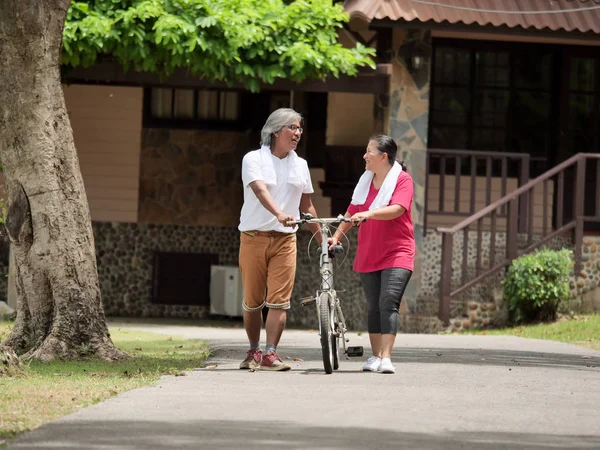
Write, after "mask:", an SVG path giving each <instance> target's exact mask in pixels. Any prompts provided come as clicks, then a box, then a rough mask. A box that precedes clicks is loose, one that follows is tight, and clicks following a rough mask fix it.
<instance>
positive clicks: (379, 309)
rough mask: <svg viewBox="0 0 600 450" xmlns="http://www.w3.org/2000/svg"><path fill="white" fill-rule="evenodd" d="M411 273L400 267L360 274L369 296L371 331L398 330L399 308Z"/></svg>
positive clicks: (391, 331) (368, 306)
mask: <svg viewBox="0 0 600 450" xmlns="http://www.w3.org/2000/svg"><path fill="white" fill-rule="evenodd" d="M411 275H412V272H411V271H410V270H407V269H400V268H393V269H384V270H378V271H376V272H368V273H361V274H360V280H361V281H362V286H363V290H364V292H365V297H366V298H367V311H368V321H367V324H368V331H369V333H376V334H396V333H397V332H398V309H399V308H400V301H401V300H402V296H403V295H404V290H405V289H406V285H407V284H408V281H409V280H410V277H411Z"/></svg>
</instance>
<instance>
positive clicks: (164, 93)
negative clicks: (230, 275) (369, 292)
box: [63, 0, 600, 330]
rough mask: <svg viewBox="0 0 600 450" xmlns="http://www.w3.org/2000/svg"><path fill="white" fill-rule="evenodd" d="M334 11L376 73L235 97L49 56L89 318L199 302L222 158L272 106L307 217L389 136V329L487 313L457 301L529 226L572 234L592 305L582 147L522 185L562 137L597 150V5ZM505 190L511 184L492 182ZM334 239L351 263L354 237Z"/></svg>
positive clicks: (391, 0) (230, 162)
mask: <svg viewBox="0 0 600 450" xmlns="http://www.w3.org/2000/svg"><path fill="white" fill-rule="evenodd" d="M344 6H345V8H346V10H347V12H348V13H349V14H350V22H349V24H348V27H347V28H345V29H344V30H342V31H340V41H341V42H343V43H347V44H352V43H353V42H356V41H358V42H362V43H364V44H366V45H372V46H374V47H376V49H377V69H376V70H374V71H362V72H361V73H360V74H359V75H358V76H357V77H355V78H341V79H337V80H327V81H325V82H323V81H313V82H304V83H300V84H296V83H291V82H288V81H287V80H280V81H278V82H277V83H275V84H274V85H269V86H263V87H262V90H261V92H260V93H258V94H253V93H250V92H248V91H246V90H244V89H243V88H242V87H234V88H231V87H228V86H225V85H221V84H215V83H210V82H208V81H206V80H200V79H198V78H196V77H192V76H190V75H189V74H186V73H185V72H176V73H175V74H173V75H172V76H171V77H169V78H168V79H165V80H160V79H159V78H158V77H155V76H153V75H151V74H147V73H138V72H124V71H123V70H122V69H121V68H120V67H118V66H117V65H115V64H114V63H111V62H110V61H102V62H99V63H98V64H96V65H95V66H92V67H90V68H86V69H75V70H70V71H65V73H64V76H63V82H64V83H65V89H64V91H65V97H66V101H67V106H68V109H69V113H70V117H71V121H72V125H73V130H74V135H75V142H76V146H77V149H78V153H79V158H80V164H81V170H82V173H83V178H84V183H85V186H86V192H87V195H88V200H89V203H90V208H91V214H92V219H93V222H94V233H95V238H96V248H97V257H98V269H99V274H100V283H101V288H102V293H103V299H104V303H105V310H106V313H107V315H121V316H145V317H189V318H198V317H205V316H206V315H207V314H208V307H209V301H210V300H209V293H208V283H209V280H210V267H211V265H226V266H235V265H237V252H238V239H239V237H238V232H237V230H236V226H237V223H238V218H239V211H240V207H241V202H242V189H241V180H240V179H239V178H240V177H239V173H240V165H241V159H242V156H243V155H244V153H245V152H247V151H249V150H251V149H254V148H257V146H258V142H259V131H260V127H261V126H262V124H263V122H264V120H265V118H266V117H267V115H268V114H269V112H271V111H272V110H274V109H275V108H277V107H280V106H292V107H294V108H296V109H297V110H299V111H301V112H303V114H304V116H305V119H306V124H305V129H306V133H305V135H304V137H303V140H302V144H301V147H300V148H299V153H300V154H301V155H303V156H304V157H305V158H306V159H307V160H308V162H309V165H310V167H311V173H312V177H313V184H314V185H315V188H316V195H315V204H316V207H317V210H318V211H319V212H320V214H321V215H330V214H334V215H337V214H338V213H343V212H344V211H345V208H346V206H347V204H348V201H349V198H350V194H351V190H352V188H353V186H354V183H355V181H356V180H357V178H358V176H359V175H360V173H361V172H362V170H363V167H364V166H363V164H362V159H361V156H362V153H363V151H364V148H365V146H366V143H367V140H368V138H369V136H371V135H372V134H373V133H375V132H382V133H386V134H389V135H391V136H392V137H394V138H395V139H396V141H397V142H398V143H399V145H400V149H401V153H402V159H404V160H405V162H406V164H407V166H408V170H409V171H410V172H411V174H412V176H413V179H414V182H415V202H414V209H413V218H414V221H415V227H416V228H415V231H416V236H417V247H418V253H419V257H418V261H417V264H416V268H415V274H414V276H413V281H412V283H411V286H410V288H409V292H407V293H406V302H403V305H402V313H403V314H402V317H403V320H404V325H405V328H404V329H405V330H408V329H410V330H422V329H434V328H436V327H439V326H440V323H439V321H438V318H437V316H438V315H440V317H441V318H442V319H443V321H444V322H445V323H448V322H449V321H450V319H453V320H454V319H455V320H454V322H453V323H454V324H460V325H459V326H462V324H463V323H464V321H465V320H467V321H468V323H467V324H466V325H465V326H470V325H474V324H476V323H483V322H484V321H485V320H489V314H487V313H486V311H488V312H489V310H490V309H492V308H495V307H496V305H495V304H494V303H493V302H490V301H487V300H486V301H485V302H483V303H485V304H486V305H487V306H485V308H483V309H485V311H482V307H481V306H477V305H476V307H475V308H474V310H473V311H475V313H476V314H475V315H474V316H473V314H471V313H472V312H473V311H469V308H471V306H468V301H469V299H472V298H478V299H480V300H481V298H482V297H481V296H482V295H488V296H489V294H490V292H489V291H490V290H493V283H490V282H489V280H493V279H494V278H493V276H492V278H490V277H489V276H487V275H489V274H487V271H491V270H492V269H493V270H495V272H493V273H494V274H497V273H499V272H498V269H497V268H495V266H494V264H495V263H496V262H497V260H499V264H500V265H501V267H500V269H501V268H502V264H504V263H506V261H509V260H510V258H513V257H515V256H517V255H518V253H519V252H520V251H523V250H525V249H527V248H528V247H531V245H533V243H534V241H535V242H539V241H540V240H541V239H542V238H544V237H547V236H550V238H551V239H554V240H555V241H556V240H558V242H562V241H560V240H561V239H563V240H565V239H566V240H567V241H568V242H571V239H574V240H575V248H576V249H577V248H579V250H580V255H581V254H583V253H585V252H586V251H587V254H586V255H587V256H586V257H587V260H586V261H582V260H581V257H580V263H585V264H587V265H586V266H584V267H583V269H585V276H584V277H578V278H575V279H574V286H573V289H574V293H575V294H576V295H580V297H581V298H580V301H585V302H588V305H587V306H589V307H594V305H596V306H597V307H599V308H600V306H598V305H599V303H600V302H597V303H594V302H595V301H596V300H595V299H596V298H597V297H600V293H596V285H597V283H598V280H599V279H600V270H599V269H598V268H597V267H598V266H597V265H596V264H595V261H596V256H595V253H596V248H600V247H597V246H596V245H595V244H594V238H593V237H592V236H591V235H590V233H593V231H594V226H595V225H594V223H592V221H591V220H588V221H584V220H583V219H581V220H577V218H578V217H579V218H583V216H587V217H596V216H598V215H599V214H598V211H597V210H596V209H594V208H595V207H596V204H595V203H596V202H595V198H596V197H599V198H600V196H596V186H597V185H596V181H597V179H598V177H597V173H598V172H597V166H596V165H595V164H596V161H595V160H593V161H592V160H591V161H589V164H588V165H587V171H586V170H585V166H583V168H584V170H583V172H577V171H576V170H574V169H573V168H574V167H575V165H577V164H579V162H576V163H573V164H575V165H573V164H571V165H570V166H569V167H567V168H566V169H564V171H560V170H559V172H560V173H559V172H557V173H555V174H552V175H548V178H547V181H546V182H543V180H541V181H539V182H538V183H537V184H536V185H535V186H534V187H532V188H529V187H528V184H527V183H528V182H529V180H533V179H535V178H536V177H538V176H540V175H543V174H547V173H548V172H547V171H548V170H551V169H553V168H555V167H556V166H557V165H559V164H560V163H561V162H563V161H567V160H569V158H570V157H573V156H574V155H576V154H578V153H580V152H585V153H600V131H599V130H600V127H599V125H600V51H599V50H600V49H599V46H600V2H598V1H597V0H552V1H551V0H547V1H542V0H538V1H535V2H518V1H517V0H503V1H501V2H494V5H493V7H492V6H491V4H490V2H486V1H483V0H469V1H467V0H435V1H422V0H347V1H346V2H344ZM586 160H587V159H586ZM578 161H579V160H578ZM578 167H580V166H578ZM578 173H579V175H580V176H578ZM581 173H584V175H585V176H581ZM561 174H562V175H561ZM586 176H587V178H585V177H586ZM519 187H523V188H524V189H525V190H524V191H523V192H521V193H520V194H518V195H517V196H516V197H515V198H514V199H512V200H511V198H508V197H506V195H507V194H510V193H511V192H513V191H514V190H515V189H517V188H519ZM576 187H577V189H576ZM559 191H560V192H559ZM571 199H574V200H573V201H571ZM495 201H501V203H502V204H501V205H499V206H498V208H497V209H494V210H493V211H490V212H488V213H486V215H485V216H482V217H481V220H475V219H474V221H473V222H472V223H471V225H470V227H468V228H466V227H462V228H459V229H458V230H454V231H451V230H452V227H456V226H459V225H460V222H461V221H463V220H465V219H469V217H473V214H475V213H477V211H479V210H481V208H483V207H485V206H486V205H490V204H493V202H495ZM590 205H591V206H590ZM571 206H575V208H571ZM590 208H591V209H590ZM584 212H585V214H584ZM476 219H477V218H476ZM584 222H585V223H584ZM571 223H573V225H572V226H571ZM564 224H567V225H568V227H566V228H565V227H563V225H564ZM440 227H442V228H443V230H442V232H441V233H439V232H437V231H436V230H437V229H438V228H440ZM584 227H585V228H584ZM563 228H564V229H563ZM444 230H445V231H444ZM583 231H586V232H587V233H588V236H586V237H585V238H583V234H582V233H583ZM554 232H556V235H552V233H554ZM442 236H443V237H442ZM308 238H309V235H308V233H307V232H301V233H300V236H299V261H298V274H297V282H296V287H295V291H294V296H295V298H300V297H303V296H306V295H309V294H311V293H312V292H314V290H315V289H316V287H317V280H316V278H315V277H316V275H317V271H316V267H314V264H311V263H310V261H309V259H308V256H307V255H306V252H305V251H304V249H305V248H306V244H307V242H308ZM584 239H585V242H584ZM497 241H498V242H499V244H498V245H496V242H497ZM492 242H493V244H492ZM350 244H351V245H350V247H351V250H350V253H349V257H350V258H352V257H353V255H354V253H353V250H352V248H353V247H355V244H356V240H355V236H354V235H350ZM442 249H443V250H444V252H445V255H442ZM503 252H504V253H503ZM500 256H502V258H501V257H500ZM442 258H444V263H443V264H442ZM599 258H600V255H599ZM593 262H594V263H593ZM592 263H593V264H592ZM350 267H351V264H347V265H346V266H345V267H344V268H342V269H341V270H340V271H339V273H338V274H337V275H336V276H337V285H338V286H343V288H344V290H345V293H344V299H343V301H344V302H345V304H347V305H348V306H347V307H345V312H346V314H347V316H348V317H347V322H348V323H349V325H350V327H352V328H362V327H363V326H364V313H363V311H364V306H363V300H362V291H361V287H360V283H359V281H358V278H357V277H356V276H355V274H353V273H352V271H351V270H350ZM578 268H579V269H581V268H582V267H578ZM484 275H485V276H484ZM486 277H487V278H486ZM479 278H481V280H482V281H485V280H484V278H486V279H487V280H488V282H487V285H485V283H484V287H483V288H481V289H480V288H478V287H477V286H475V284H473V286H475V290H476V291H477V289H479V291H478V293H477V292H476V293H475V294H473V293H470V294H468V295H467V296H466V297H465V296H464V295H465V294H466V292H467V290H466V289H464V290H460V289H462V287H464V286H467V285H468V284H469V283H470V282H471V281H472V280H475V282H478V281H479ZM476 279H477V280H476ZM478 286H479V285H478ZM486 286H487V287H486ZM490 286H491V287H490ZM480 287H481V286H480ZM457 289H458V290H460V292H456V291H457ZM486 289H487V291H486ZM482 290H483V291H485V292H483V294H482V292H481V291H482ZM452 291H454V292H452ZM584 291H585V293H586V296H587V297H585V299H583V297H582V295H583V293H584ZM461 295H462V296H461ZM478 296H479V297H478ZM480 297H481V298H480ZM582 299H583V300H582ZM480 303H482V302H480ZM483 303H482V304H483ZM492 305H494V306H492ZM479 312H481V317H479V316H478V314H479ZM313 315H314V314H312V312H310V311H301V310H300V308H297V307H293V308H292V311H291V314H290V319H289V320H290V323H293V324H303V325H309V326H314V317H313ZM471 322H473V323H471Z"/></svg>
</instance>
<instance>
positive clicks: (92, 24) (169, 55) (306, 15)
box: [61, 0, 374, 91]
mask: <svg viewBox="0 0 600 450" xmlns="http://www.w3.org/2000/svg"><path fill="white" fill-rule="evenodd" d="M347 20H348V16H347V14H346V13H345V12H344V11H343V7H342V6H341V5H340V4H334V3H332V1H331V0H296V1H294V2H292V3H290V2H284V1H283V0H90V1H87V2H82V1H73V2H72V4H71V7H70V9H69V12H68V16H67V23H66V25H65V30H64V38H63V53H62V61H61V62H62V64H63V65H66V66H72V67H77V66H84V67H85V66H89V65H92V64H94V63H95V62H96V61H97V60H98V58H100V57H102V56H108V57H111V58H113V59H114V60H115V61H116V62H118V63H120V64H121V65H122V66H123V67H124V68H125V69H129V68H134V69H135V70H140V71H148V72H154V73H158V74H162V75H168V74H170V73H172V72H173V71H174V70H175V69H179V68H184V69H189V70H190V71H191V72H192V73H193V74H195V75H197V76H201V77H204V78H208V79H213V80H219V81H225V82H229V83H235V82H241V83H245V84H246V85H247V86H248V87H249V88H250V89H251V90H254V91H255V90H258V87H259V82H261V81H262V82H265V83H273V82H274V81H275V80H276V79H277V78H288V79H291V80H293V81H302V80H304V79H322V78H324V77H327V76H335V77H338V76H339V75H341V74H347V75H355V74H356V73H357V71H358V67H360V66H366V65H369V66H371V67H374V63H373V60H372V58H371V56H373V55H374V50H373V49H371V48H367V47H365V46H364V45H361V44H360V43H357V44H356V46H355V47H354V48H344V47H343V46H342V45H341V44H339V43H338V30H339V28H340V27H341V26H342V24H343V23H344V22H345V21H347Z"/></svg>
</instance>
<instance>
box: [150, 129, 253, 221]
mask: <svg viewBox="0 0 600 450" xmlns="http://www.w3.org/2000/svg"><path fill="white" fill-rule="evenodd" d="M257 143H258V139H257V138H256V136H253V135H252V134H251V133H242V132H232V131H208V130H178V129H166V128H159V129H148V128H147V129H144V130H143V136H142V151H141V156H140V158H141V160H140V191H139V222H141V223H159V224H182V225H202V226H220V227H234V226H237V223H238V221H239V214H240V210H241V208H242V202H243V190H242V181H241V178H240V173H241V166H242V158H243V157H244V154H245V153H246V152H248V151H249V150H251V149H252V148H255V147H257Z"/></svg>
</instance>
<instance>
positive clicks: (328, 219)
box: [287, 214, 350, 225]
mask: <svg viewBox="0 0 600 450" xmlns="http://www.w3.org/2000/svg"><path fill="white" fill-rule="evenodd" d="M342 222H346V223H349V222H350V218H346V217H344V216H342V215H341V214H340V215H339V216H337V217H325V218H321V217H313V216H311V215H310V214H305V216H304V217H303V218H302V219H300V220H294V221H290V222H287V224H288V225H302V224H303V223H320V224H335V223H342Z"/></svg>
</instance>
